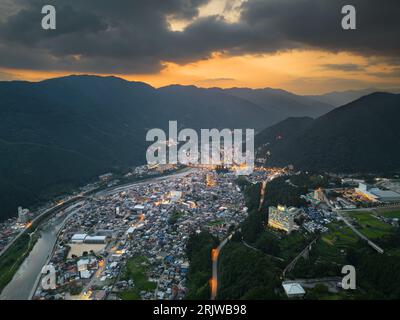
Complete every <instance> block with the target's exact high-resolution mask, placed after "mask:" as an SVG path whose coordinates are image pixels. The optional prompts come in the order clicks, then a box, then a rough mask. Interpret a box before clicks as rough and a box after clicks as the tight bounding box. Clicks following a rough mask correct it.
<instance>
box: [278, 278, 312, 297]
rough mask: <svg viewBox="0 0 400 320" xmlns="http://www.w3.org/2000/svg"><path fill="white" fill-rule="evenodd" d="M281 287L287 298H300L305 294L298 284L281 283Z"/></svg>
mask: <svg viewBox="0 0 400 320" xmlns="http://www.w3.org/2000/svg"><path fill="white" fill-rule="evenodd" d="M282 287H283V290H285V293H286V295H287V296H288V298H301V297H303V296H304V295H305V294H306V292H305V291H304V289H303V287H302V286H301V284H299V283H295V282H293V283H285V282H283V283H282Z"/></svg>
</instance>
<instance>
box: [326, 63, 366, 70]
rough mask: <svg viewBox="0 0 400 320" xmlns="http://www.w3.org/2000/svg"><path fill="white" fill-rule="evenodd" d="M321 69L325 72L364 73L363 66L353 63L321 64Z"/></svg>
mask: <svg viewBox="0 0 400 320" xmlns="http://www.w3.org/2000/svg"><path fill="white" fill-rule="evenodd" d="M321 68H322V69H326V70H334V71H344V72H360V71H365V68H364V67H363V66H360V65H358V64H354V63H341V64H335V63H327V64H322V65H321Z"/></svg>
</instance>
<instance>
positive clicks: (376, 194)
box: [355, 183, 400, 202]
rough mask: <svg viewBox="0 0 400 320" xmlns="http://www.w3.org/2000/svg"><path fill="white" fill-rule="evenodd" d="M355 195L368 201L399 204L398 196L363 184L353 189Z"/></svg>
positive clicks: (399, 197) (395, 193)
mask: <svg viewBox="0 0 400 320" xmlns="http://www.w3.org/2000/svg"><path fill="white" fill-rule="evenodd" d="M355 190H356V192H357V193H359V194H361V195H362V196H364V197H366V198H368V199H370V200H371V201H380V202H400V194H399V193H397V192H394V191H391V190H383V189H380V188H377V187H374V186H370V185H368V184H365V183H359V185H358V188H356V189H355Z"/></svg>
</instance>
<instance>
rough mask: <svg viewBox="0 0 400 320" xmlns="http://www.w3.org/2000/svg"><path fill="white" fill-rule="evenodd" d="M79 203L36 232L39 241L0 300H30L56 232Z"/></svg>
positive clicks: (52, 245)
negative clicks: (38, 233)
mask: <svg viewBox="0 0 400 320" xmlns="http://www.w3.org/2000/svg"><path fill="white" fill-rule="evenodd" d="M81 203H82V202H79V203H77V204H74V205H71V206H70V207H69V208H67V209H66V210H65V211H64V214H63V215H61V216H59V217H54V218H52V219H50V220H49V222H48V223H46V224H45V225H44V226H43V228H42V229H41V230H40V231H38V232H40V237H39V239H38V240H37V242H36V243H35V245H34V247H33V248H32V250H31V252H30V253H29V255H28V256H27V257H26V258H25V260H24V262H23V263H22V264H21V265H20V267H19V268H18V270H17V272H16V273H15V274H14V277H13V278H12V280H11V281H10V282H9V283H8V284H7V286H6V287H5V288H4V290H3V291H2V293H1V294H0V300H28V299H30V298H31V293H32V290H33V288H34V287H35V284H36V281H37V279H38V276H39V274H40V273H41V270H42V268H43V266H44V265H45V264H46V261H47V259H48V256H49V254H50V253H51V252H52V250H53V247H54V245H55V243H56V241H57V234H58V232H59V231H60V229H61V228H62V226H63V224H64V222H65V221H66V219H67V218H68V217H69V216H70V215H71V214H73V212H74V209H75V208H76V206H77V205H79V204H81Z"/></svg>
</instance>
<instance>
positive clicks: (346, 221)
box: [336, 211, 384, 253]
mask: <svg viewBox="0 0 400 320" xmlns="http://www.w3.org/2000/svg"><path fill="white" fill-rule="evenodd" d="M336 213H337V215H338V216H339V217H340V218H341V219H342V220H343V222H344V223H345V224H346V225H347V226H348V227H349V228H350V229H351V230H353V232H354V233H355V234H356V235H357V236H359V237H360V238H361V239H363V240H365V241H366V242H367V243H368V244H369V246H370V247H372V248H373V249H374V250H376V251H377V252H379V253H384V250H383V249H382V248H381V247H379V246H378V245H377V244H376V243H374V242H372V241H371V240H370V239H368V238H367V237H366V236H365V235H363V234H362V233H361V232H360V231H358V230H357V229H356V227H354V226H353V225H352V224H351V223H350V222H349V221H348V220H347V219H346V217H345V216H344V215H342V214H341V213H340V211H336Z"/></svg>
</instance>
